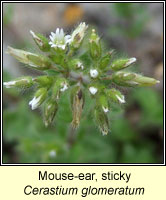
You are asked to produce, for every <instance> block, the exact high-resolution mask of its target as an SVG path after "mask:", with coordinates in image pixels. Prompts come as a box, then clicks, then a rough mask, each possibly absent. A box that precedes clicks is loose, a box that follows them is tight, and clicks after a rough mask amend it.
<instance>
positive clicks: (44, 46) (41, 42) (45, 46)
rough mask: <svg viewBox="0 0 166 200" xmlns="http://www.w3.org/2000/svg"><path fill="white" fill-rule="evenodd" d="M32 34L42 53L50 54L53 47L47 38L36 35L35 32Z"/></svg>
mask: <svg viewBox="0 0 166 200" xmlns="http://www.w3.org/2000/svg"><path fill="white" fill-rule="evenodd" d="M30 33H31V35H32V37H33V39H34V41H35V43H36V44H37V45H38V47H39V49H40V50H41V51H44V52H48V51H49V50H50V48H51V47H50V45H49V41H48V39H47V38H46V37H44V36H43V35H41V34H40V33H34V32H33V31H30Z"/></svg>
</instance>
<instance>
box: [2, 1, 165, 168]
mask: <svg viewBox="0 0 166 200" xmlns="http://www.w3.org/2000/svg"><path fill="white" fill-rule="evenodd" d="M128 2H132V3H163V111H164V112H163V130H164V132H163V134H164V139H163V147H164V151H163V163H142V164H141V163H126V164H124V163H101V164H100V163H74V164H71V163H8V164H3V154H2V145H3V144H2V143H3V107H2V104H3V95H2V93H3V86H2V85H3V84H2V83H3V54H2V51H1V66H2V67H1V78H2V82H1V111H2V112H1V125H2V126H1V144H0V147H1V148H0V150H1V162H0V166H166V164H165V124H164V121H165V120H164V119H165V101H164V100H165V67H164V66H165V17H164V16H165V1H62V2H61V1H1V6H2V7H1V11H2V12H1V28H2V34H1V49H3V3H128Z"/></svg>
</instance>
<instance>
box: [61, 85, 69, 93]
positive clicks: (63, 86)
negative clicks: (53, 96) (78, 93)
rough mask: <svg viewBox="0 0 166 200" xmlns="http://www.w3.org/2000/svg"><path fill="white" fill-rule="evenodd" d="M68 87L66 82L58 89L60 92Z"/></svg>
mask: <svg viewBox="0 0 166 200" xmlns="http://www.w3.org/2000/svg"><path fill="white" fill-rule="evenodd" d="M67 89H68V85H67V84H66V83H63V84H62V88H61V89H60V91H61V92H64V91H65V90H67Z"/></svg>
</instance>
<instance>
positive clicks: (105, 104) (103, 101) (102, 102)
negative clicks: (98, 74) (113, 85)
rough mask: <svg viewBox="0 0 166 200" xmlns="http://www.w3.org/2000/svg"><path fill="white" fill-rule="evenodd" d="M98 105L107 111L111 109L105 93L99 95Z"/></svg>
mask: <svg viewBox="0 0 166 200" xmlns="http://www.w3.org/2000/svg"><path fill="white" fill-rule="evenodd" d="M97 105H98V106H99V107H101V108H102V109H103V111H104V112H105V113H107V112H108V111H109V105H108V100H107V97H106V95H105V94H101V95H99V96H98V98H97Z"/></svg>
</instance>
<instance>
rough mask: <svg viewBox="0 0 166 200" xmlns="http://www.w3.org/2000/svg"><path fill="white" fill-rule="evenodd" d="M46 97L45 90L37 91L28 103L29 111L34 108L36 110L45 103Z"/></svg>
mask: <svg viewBox="0 0 166 200" xmlns="http://www.w3.org/2000/svg"><path fill="white" fill-rule="evenodd" d="M46 97H47V89H46V88H40V89H38V90H37V92H36V93H35V95H34V97H33V99H32V100H31V101H30V102H29V105H30V106H31V109H32V110H35V109H36V108H38V107H39V106H40V105H41V104H42V103H43V102H44V101H45V99H46Z"/></svg>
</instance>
